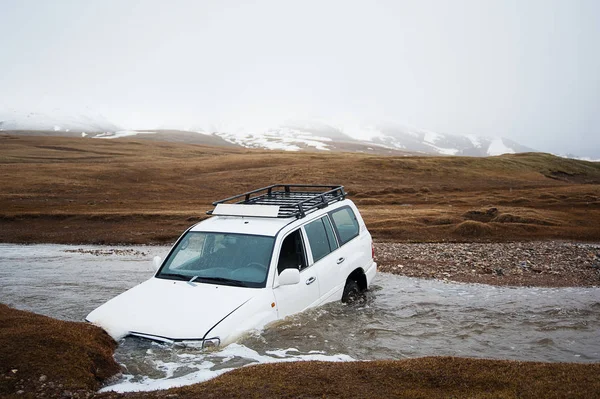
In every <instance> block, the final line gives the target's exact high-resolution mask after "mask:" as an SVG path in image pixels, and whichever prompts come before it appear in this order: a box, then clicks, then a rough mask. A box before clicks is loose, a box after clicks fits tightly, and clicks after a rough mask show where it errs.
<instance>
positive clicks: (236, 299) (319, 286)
mask: <svg viewBox="0 0 600 399" xmlns="http://www.w3.org/2000/svg"><path fill="white" fill-rule="evenodd" d="M222 208H223V209H226V210H227V212H231V207H222ZM239 208H240V212H241V213H242V214H244V215H246V214H247V213H248V212H250V215H249V216H224V215H222V216H213V217H211V218H208V219H206V220H204V221H202V222H200V223H198V224H196V225H194V226H192V227H191V228H190V229H188V231H186V232H185V233H184V234H183V235H182V236H181V237H180V238H179V239H178V241H177V242H176V244H175V245H174V246H173V248H172V249H171V251H170V253H169V256H167V258H166V259H165V261H164V262H162V267H161V268H160V269H159V270H158V272H157V273H156V275H155V276H154V277H152V278H150V279H149V280H147V281H145V282H143V283H141V284H139V285H138V286H136V287H134V288H132V289H130V290H128V291H126V292H124V293H123V294H121V295H119V296H117V297H115V298H113V299H111V300H109V301H108V302H106V303H105V304H104V305H102V306H100V307H99V308H97V309H96V310H94V311H92V312H91V313H90V314H89V315H88V316H87V317H86V320H87V321H89V322H91V323H94V324H96V325H98V326H100V327H102V328H104V329H105V330H106V331H107V332H108V333H109V334H110V335H111V336H113V338H115V339H119V338H121V337H124V336H127V335H134V336H139V337H144V338H149V339H154V340H159V341H167V342H170V341H200V342H201V344H202V346H215V345H226V344H228V343H231V342H233V341H234V340H236V339H237V338H239V336H240V335H242V334H243V333H244V332H246V331H248V330H252V329H261V328H263V327H264V326H265V325H267V324H268V323H271V322H273V321H276V320H279V319H283V318H285V317H286V316H289V315H292V314H295V313H298V312H302V311H304V310H306V309H308V308H312V307H315V306H319V305H322V304H325V303H328V302H332V301H340V300H342V295H343V293H344V288H345V286H346V284H347V281H350V280H353V281H356V284H357V285H358V286H359V287H360V289H361V290H366V289H367V288H368V287H369V285H370V284H371V282H372V280H373V278H374V276H375V274H376V271H377V264H376V263H375V262H374V261H373V253H372V239H371V235H370V234H369V232H368V230H367V228H366V226H365V223H364V221H363V219H362V217H361V216H360V213H359V212H358V209H357V208H356V206H355V205H354V204H353V203H352V202H351V201H350V200H348V199H342V200H339V201H336V202H334V203H332V204H329V205H328V206H326V207H324V208H322V209H316V210H314V211H312V212H310V213H307V214H306V215H305V216H304V217H302V218H296V217H292V218H281V217H280V218H277V217H262V216H252V213H253V210H254V212H257V213H261V212H263V211H265V212H267V213H269V212H270V210H269V209H267V208H264V207H263V208H264V209H262V210H261V209H259V208H260V207H259V206H257V205H254V206H253V208H249V206H246V207H243V206H242V207H239ZM242 208H244V209H242ZM217 209H218V208H217ZM233 209H235V207H233ZM348 209H349V210H351V213H353V214H354V216H355V221H356V224H357V225H358V235H356V236H355V237H353V238H351V239H349V240H348V241H347V242H344V243H343V244H342V245H339V244H340V243H341V241H342V240H341V239H340V236H341V233H340V232H339V231H338V230H335V238H336V241H337V242H332V239H331V237H332V236H331V234H332V233H331V231H330V230H331V229H330V228H329V229H328V227H327V223H331V226H336V225H335V224H334V222H333V216H332V215H334V216H335V217H337V218H339V217H340V216H339V215H342V216H344V217H345V215H350V212H348ZM322 218H323V219H322ZM312 222H314V223H313V224H311V223H312ZM340 223H341V222H340ZM352 223H354V222H352ZM309 224H310V226H308V225H309ZM321 224H322V226H323V231H325V232H326V234H329V235H328V236H327V240H328V241H327V243H328V245H329V250H330V251H331V252H330V253H328V254H327V255H322V254H321V255H319V256H323V257H322V258H321V259H318V260H317V261H315V259H314V255H313V252H314V250H315V249H316V247H317V246H319V247H323V246H324V245H325V244H324V243H325V241H324V240H322V239H321V241H317V240H316V239H315V237H317V235H318V234H317V233H319V234H322V233H321V230H317V229H320V226H321ZM334 229H337V227H334ZM340 229H341V227H340ZM315 232H316V233H315ZM216 233H218V234H230V233H231V234H236V235H240V236H242V235H244V236H243V237H246V236H245V235H249V236H253V235H257V236H260V237H267V238H265V240H270V238H271V237H272V241H273V242H274V244H273V247H272V250H271V253H270V254H269V259H270V260H269V264H268V268H267V269H266V270H267V271H266V277H265V281H264V283H263V282H261V283H260V284H262V285H264V286H260V287H258V286H257V287H240V286H231V285H225V284H220V283H218V282H202V281H198V280H202V278H197V276H194V277H192V278H191V279H189V280H188V281H181V280H176V279H167V278H165V277H162V276H163V274H161V271H163V270H165V268H168V267H169V266H168V263H169V262H174V260H170V259H172V258H173V253H174V251H177V248H183V249H180V250H179V251H180V252H181V253H183V251H185V250H187V248H186V247H187V246H188V245H190V244H189V240H191V239H192V237H195V236H194V235H193V234H200V235H202V237H204V238H203V242H202V243H201V244H200V246H206V245H207V240H208V238H206V237H211V236H210V234H216ZM309 235H310V237H309ZM184 237H189V238H187V240H188V244H185V247H184V246H183V245H184V244H183V243H182V240H183V239H185V238H184ZM299 237H301V242H302V244H303V245H304V255H305V258H306V259H305V260H304V261H302V260H301V259H300V256H301V252H302V251H301V248H300V246H299V244H298V242H300V240H299V239H298V238H299ZM286 238H288V240H287V241H285V245H286V246H285V248H287V249H286V251H287V252H286V254H287V255H285V256H292V257H293V256H298V258H297V259H298V261H297V262H296V263H298V262H300V263H302V262H304V263H305V265H304V267H302V264H300V265H298V267H295V266H294V267H288V269H289V271H288V269H281V270H278V268H282V267H283V266H282V265H283V264H284V253H283V252H284V250H283V249H282V245H283V244H284V240H286ZM292 240H293V241H294V243H295V248H294V249H293V250H291V249H290V248H291V245H290V242H292ZM311 240H312V241H313V247H314V248H313V247H311ZM269 242H270V241H269ZM336 243H337V245H338V248H334V247H335V245H336ZM323 248H325V250H324V251H326V250H327V246H324V247H323ZM200 250H202V249H200ZM202 251H206V250H202ZM280 252H281V254H280ZM323 253H324V252H323ZM209 255H210V254H208V253H207V255H206V256H209ZM257 263H258V262H251V263H250V264H249V265H250V266H249V267H250V268H255V269H258V271H256V272H253V273H261V270H260V269H261V268H262V266H263V265H258V264H257ZM171 264H173V263H171ZM290 264H291V263H290ZM265 266H266V265H265ZM299 269H300V270H299ZM211 270H213V269H211ZM214 270H216V269H214ZM239 270H240V269H237V270H235V271H234V272H230V274H233V273H236V272H238V274H239ZM242 273H246V272H244V271H242ZM167 275H169V276H172V274H167ZM187 277H189V275H188V276H187ZM187 277H186V278H187ZM298 277H299V281H298ZM190 280H191V281H190ZM256 284H258V283H256Z"/></svg>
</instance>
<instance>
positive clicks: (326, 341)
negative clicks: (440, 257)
mask: <svg viewBox="0 0 600 399" xmlns="http://www.w3.org/2000/svg"><path fill="white" fill-rule="evenodd" d="M167 252H168V248H167V247H143V246H138V247H129V246H128V247H118V246H110V247H108V246H106V247H105V246H65V245H12V244H0V302H2V303H5V304H7V305H10V306H13V307H15V308H18V309H24V310H29V311H33V312H36V313H40V314H44V315H48V316H52V317H55V318H59V319H63V320H71V321H81V320H83V318H84V317H85V316H86V315H87V314H88V313H89V312H90V311H92V310H93V309H94V308H96V307H97V306H99V305H101V304H102V303H104V302H105V301H107V300H108V299H110V298H112V297H114V296H116V295H117V294H119V293H121V292H123V291H124V290H126V289H128V288H130V287H133V286H134V285H136V284H138V283H140V282H142V281H144V280H146V279H148V278H150V277H151V276H152V274H153V268H152V262H151V259H152V257H153V256H154V255H160V256H162V257H164V256H165V255H166V253H167ZM442 355H448V356H465V357H478V358H494V359H514V360H535V361H550V362H598V361H600V288H514V287H494V286H486V285H478V284H459V283H445V282H441V281H437V280H422V279H415V278H408V277H400V276H394V275H390V274H379V275H378V276H377V278H376V280H375V282H374V283H373V286H372V289H371V290H370V292H369V294H368V297H367V301H366V303H364V304H361V305H354V306H346V305H342V304H338V303H332V304H328V305H326V306H323V307H320V308H317V309H313V310H310V311H307V312H304V313H302V314H299V315H296V316H294V317H291V318H288V319H286V320H284V321H281V322H278V323H276V324H275V325H272V326H269V327H268V328H266V329H265V330H264V331H254V332H251V333H249V334H248V335H247V336H246V337H243V338H242V339H241V340H240V341H238V342H237V343H234V344H231V345H229V346H227V347H224V348H221V349H219V350H215V351H210V352H203V351H201V350H200V349H199V348H196V347H191V346H183V345H169V344H159V343H154V342H150V341H145V340H141V339H134V338H126V339H124V340H122V341H121V342H120V344H119V347H118V349H117V351H116V353H115V357H116V359H117V361H119V362H120V363H121V364H122V365H123V377H122V378H121V379H119V380H118V381H115V382H114V383H113V384H112V385H110V386H108V387H106V388H105V390H117V391H130V390H150V389H162V388H167V387H171V386H178V385H183V384H189V383H194V382H199V381H204V380H206V379H209V378H212V377H215V376H216V375H219V374H220V373H223V372H225V371H228V370H231V369H234V368H236V367H241V366H244V365H248V364H256V363H266V362H280V361H295V360H329V361H347V360H352V359H356V360H371V359H403V358H410V357H421V356H442Z"/></svg>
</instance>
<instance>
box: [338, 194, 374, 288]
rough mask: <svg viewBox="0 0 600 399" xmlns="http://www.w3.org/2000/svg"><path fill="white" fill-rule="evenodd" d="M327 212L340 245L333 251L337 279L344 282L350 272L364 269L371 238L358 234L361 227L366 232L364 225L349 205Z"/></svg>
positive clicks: (369, 253) (367, 260) (367, 259)
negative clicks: (337, 268)
mask: <svg viewBox="0 0 600 399" xmlns="http://www.w3.org/2000/svg"><path fill="white" fill-rule="evenodd" d="M328 214H329V218H330V220H331V222H332V226H333V229H334V231H335V233H336V237H337V240H338V243H339V245H340V247H339V249H338V250H337V251H336V252H335V253H336V255H335V259H336V260H335V261H336V262H337V263H338V264H339V266H340V274H339V279H340V280H343V281H341V284H345V283H346V279H347V278H348V276H349V275H350V273H352V272H353V271H354V270H356V269H359V268H362V269H365V267H366V266H367V265H368V264H369V259H370V257H371V239H370V236H369V235H368V234H360V231H361V229H364V231H365V232H366V227H365V226H364V223H363V222H362V220H360V219H359V218H358V217H357V215H356V213H355V211H354V210H353V209H352V208H351V207H350V206H344V207H341V208H338V209H334V210H333V211H330V212H329V213H328ZM361 225H362V227H361ZM340 299H341V294H340Z"/></svg>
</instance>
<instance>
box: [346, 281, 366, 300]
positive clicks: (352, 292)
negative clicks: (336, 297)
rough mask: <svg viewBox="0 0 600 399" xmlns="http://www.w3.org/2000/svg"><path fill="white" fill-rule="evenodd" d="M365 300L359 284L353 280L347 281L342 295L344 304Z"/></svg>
mask: <svg viewBox="0 0 600 399" xmlns="http://www.w3.org/2000/svg"><path fill="white" fill-rule="evenodd" d="M362 300H364V294H363V292H362V291H361V290H360V287H359V286H358V283H357V282H356V281H354V280H352V279H348V280H347V281H346V285H345V286H344V293H343V294H342V303H355V302H360V301H362Z"/></svg>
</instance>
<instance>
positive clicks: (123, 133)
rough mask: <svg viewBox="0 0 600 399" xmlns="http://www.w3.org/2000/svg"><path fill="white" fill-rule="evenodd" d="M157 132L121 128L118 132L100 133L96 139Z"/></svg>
mask: <svg viewBox="0 0 600 399" xmlns="http://www.w3.org/2000/svg"><path fill="white" fill-rule="evenodd" d="M155 133H156V132H142V131H138V130H119V131H118V132H114V133H111V132H106V133H100V134H97V135H95V136H94V138H95V139H118V138H121V137H131V136H137V135H138V134H155Z"/></svg>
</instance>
